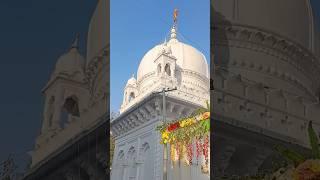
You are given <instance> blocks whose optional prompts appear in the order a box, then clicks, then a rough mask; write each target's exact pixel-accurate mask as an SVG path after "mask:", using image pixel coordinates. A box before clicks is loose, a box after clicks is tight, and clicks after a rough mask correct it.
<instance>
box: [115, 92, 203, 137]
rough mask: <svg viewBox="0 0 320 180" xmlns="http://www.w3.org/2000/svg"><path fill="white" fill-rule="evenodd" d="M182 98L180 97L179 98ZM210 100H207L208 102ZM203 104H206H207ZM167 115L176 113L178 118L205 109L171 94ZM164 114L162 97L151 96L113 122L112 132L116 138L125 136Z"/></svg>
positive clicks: (168, 98)
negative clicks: (199, 108)
mask: <svg viewBox="0 0 320 180" xmlns="http://www.w3.org/2000/svg"><path fill="white" fill-rule="evenodd" d="M178 97H180V96H178ZM207 100H208V99H206V101H207ZM206 101H204V103H203V104H205V102H206ZM166 102H167V106H166V108H167V113H168V114H170V113H174V114H175V115H176V116H177V117H175V118H179V117H185V116H187V115H190V114H191V113H192V112H193V111H194V110H195V109H196V108H198V107H205V105H203V106H201V105H199V104H196V103H195V102H197V100H195V101H185V100H184V99H181V98H178V99H177V98H175V96H173V95H172V94H171V93H169V95H167V98H166ZM161 112H162V96H160V95H150V96H149V97H147V98H145V99H143V100H142V101H140V102H138V103H136V104H135V106H132V107H131V108H129V109H127V110H126V111H125V112H123V113H122V114H120V116H119V117H117V118H116V119H114V120H112V121H111V131H112V133H113V135H114V136H115V137H117V136H120V135H123V134H125V133H127V132H129V131H132V130H133V131H134V130H136V128H138V127H140V126H142V125H143V124H145V123H147V122H148V121H150V120H152V119H157V118H156V117H158V116H160V113H161Z"/></svg>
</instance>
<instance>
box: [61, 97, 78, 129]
mask: <svg viewBox="0 0 320 180" xmlns="http://www.w3.org/2000/svg"><path fill="white" fill-rule="evenodd" d="M70 116H76V117H80V112H79V105H78V99H77V97H75V96H70V97H68V98H66V100H65V101H64V104H63V106H62V109H61V115H60V127H62V128H64V127H65V125H66V124H67V123H68V122H69V118H70Z"/></svg>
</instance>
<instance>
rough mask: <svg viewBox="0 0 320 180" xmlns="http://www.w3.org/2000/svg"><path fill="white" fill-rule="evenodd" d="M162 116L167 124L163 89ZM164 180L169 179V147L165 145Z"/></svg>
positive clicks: (163, 91)
mask: <svg viewBox="0 0 320 180" xmlns="http://www.w3.org/2000/svg"><path fill="white" fill-rule="evenodd" d="M162 116H163V119H162V120H163V123H164V124H166V90H165V88H163V89H162ZM163 148H164V149H163V180H167V179H168V171H167V161H168V145H167V144H166V143H165V144H164V147H163Z"/></svg>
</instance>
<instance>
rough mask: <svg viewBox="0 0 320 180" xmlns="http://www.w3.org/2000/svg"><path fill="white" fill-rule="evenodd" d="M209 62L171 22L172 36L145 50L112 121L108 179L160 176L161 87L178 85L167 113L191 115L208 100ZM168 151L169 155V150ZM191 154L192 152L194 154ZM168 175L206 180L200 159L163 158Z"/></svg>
mask: <svg viewBox="0 0 320 180" xmlns="http://www.w3.org/2000/svg"><path fill="white" fill-rule="evenodd" d="M208 68H209V66H208V63H207V61H206V58H205V56H204V55H203V54H202V53H201V52H200V51H198V50H197V49H195V48H194V47H192V46H190V45H188V44H185V43H183V42H180V40H179V39H178V37H177V28H176V26H173V27H172V28H171V31H170V39H169V40H168V41H167V42H164V43H161V44H159V45H156V46H155V47H153V48H152V49H151V50H149V51H148V52H147V53H146V54H145V55H144V57H143V58H142V59H141V61H140V65H139V68H138V71H137V77H136V78H135V77H131V78H130V79H129V80H128V82H127V84H126V86H125V88H124V94H123V103H122V105H121V108H120V115H119V117H117V118H115V119H113V120H112V121H111V131H112V133H113V135H114V136H115V151H114V157H113V164H112V171H111V179H112V180H129V179H130V180H131V179H132V180H133V179H135V180H151V179H152V180H162V179H163V145H162V144H160V133H159V132H158V131H156V127H157V125H159V124H160V123H161V121H162V111H163V108H162V107H163V106H162V102H163V101H162V96H161V95H160V94H155V93H157V92H159V91H161V90H162V89H163V88H170V89H173V88H177V90H175V91H170V92H168V93H167V95H166V101H165V102H166V112H167V113H166V119H167V121H170V120H176V119H178V118H182V117H185V116H188V115H190V114H191V113H192V112H193V111H194V110H195V109H198V108H199V107H206V101H208V100H209V69H208ZM169 157H170V155H169ZM194 159H195V158H194ZM167 167H168V180H195V179H197V180H205V179H209V178H210V177H209V175H208V174H203V173H202V172H201V167H200V166H199V165H196V163H194V165H191V166H186V165H184V164H183V162H181V164H180V167H179V165H173V164H171V163H168V164H167Z"/></svg>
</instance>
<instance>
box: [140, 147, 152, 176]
mask: <svg viewBox="0 0 320 180" xmlns="http://www.w3.org/2000/svg"><path fill="white" fill-rule="evenodd" d="M140 153H141V154H140V157H141V158H142V159H143V165H142V172H141V173H142V177H143V180H147V179H153V176H152V173H150V172H152V171H153V168H154V164H155V163H154V161H153V160H154V158H152V154H151V150H150V145H149V144H148V143H147V142H146V143H144V144H143V145H142V146H141V149H140Z"/></svg>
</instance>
